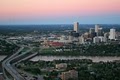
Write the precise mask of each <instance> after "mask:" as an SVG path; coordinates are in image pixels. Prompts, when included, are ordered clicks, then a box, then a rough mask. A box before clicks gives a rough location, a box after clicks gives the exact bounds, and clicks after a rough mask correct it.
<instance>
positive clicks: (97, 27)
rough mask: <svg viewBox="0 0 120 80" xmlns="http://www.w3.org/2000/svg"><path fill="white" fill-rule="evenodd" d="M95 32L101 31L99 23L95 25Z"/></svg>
mask: <svg viewBox="0 0 120 80" xmlns="http://www.w3.org/2000/svg"><path fill="white" fill-rule="evenodd" d="M95 32H96V33H98V32H99V25H98V24H96V25H95Z"/></svg>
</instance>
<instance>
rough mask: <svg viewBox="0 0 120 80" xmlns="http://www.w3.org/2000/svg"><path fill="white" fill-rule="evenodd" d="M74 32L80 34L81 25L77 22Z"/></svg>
mask: <svg viewBox="0 0 120 80" xmlns="http://www.w3.org/2000/svg"><path fill="white" fill-rule="evenodd" d="M74 31H75V32H76V33H78V32H79V23H78V22H75V23H74Z"/></svg>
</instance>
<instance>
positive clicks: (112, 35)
mask: <svg viewBox="0 0 120 80" xmlns="http://www.w3.org/2000/svg"><path fill="white" fill-rule="evenodd" d="M115 37H116V32H115V29H110V35H109V39H115Z"/></svg>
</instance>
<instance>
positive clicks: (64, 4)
mask: <svg viewBox="0 0 120 80" xmlns="http://www.w3.org/2000/svg"><path fill="white" fill-rule="evenodd" d="M111 12H120V0H0V17H1V16H2V17H9V16H26V15H28V16H31V15H32V16H34V15H35V16H54V15H57V16H62V15H73V14H80V15H83V14H84V15H92V14H101V13H111Z"/></svg>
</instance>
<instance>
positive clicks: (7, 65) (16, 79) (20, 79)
mask: <svg viewBox="0 0 120 80" xmlns="http://www.w3.org/2000/svg"><path fill="white" fill-rule="evenodd" d="M23 49H24V47H21V48H20V49H19V50H18V51H17V52H16V53H15V54H13V55H12V56H10V57H9V58H7V59H6V60H4V61H3V62H2V67H3V69H5V70H7V71H8V72H9V73H10V74H11V76H12V77H13V78H14V80H25V79H24V77H22V76H21V75H20V74H19V73H18V72H17V71H16V70H15V69H14V68H13V67H12V65H11V64H10V62H11V61H12V60H13V59H14V58H15V57H16V56H17V55H18V54H19V53H20V52H21V51H22V50H23ZM3 74H4V76H5V77H6V78H7V75H5V72H4V70H3ZM7 79H8V78H7ZM8 80H9V79H8Z"/></svg>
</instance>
